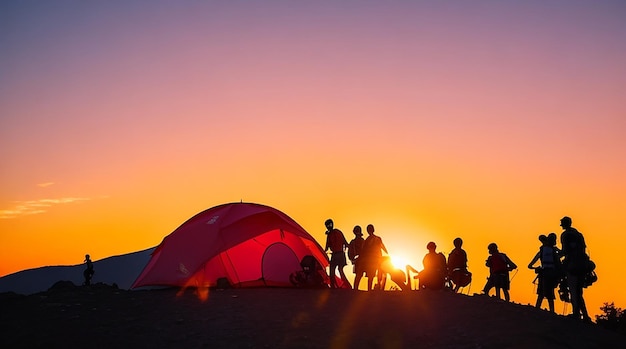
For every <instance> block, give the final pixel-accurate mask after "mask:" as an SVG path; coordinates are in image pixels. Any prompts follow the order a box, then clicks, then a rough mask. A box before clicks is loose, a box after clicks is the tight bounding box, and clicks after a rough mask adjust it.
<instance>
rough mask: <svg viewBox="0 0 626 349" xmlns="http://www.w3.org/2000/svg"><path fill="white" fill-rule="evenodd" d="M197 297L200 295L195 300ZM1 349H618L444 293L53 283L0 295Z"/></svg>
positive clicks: (532, 317) (617, 343)
mask: <svg viewBox="0 0 626 349" xmlns="http://www.w3.org/2000/svg"><path fill="white" fill-rule="evenodd" d="M202 298H206V299H204V300H203V299H202ZM0 309H2V310H1V311H0V326H1V327H0V328H2V336H1V337H0V347H2V348H43V347H46V348H50V347H67V348H79V347H84V348H114V347H121V348H130V347H140V348H148V347H149V348H225V347H228V348H498V349H502V348H618V347H624V343H625V342H626V337H624V336H622V335H619V334H616V333H613V332H610V331H607V330H605V329H603V328H600V327H598V326H597V325H594V324H583V323H581V322H577V321H574V320H570V319H567V318H565V317H563V316H559V315H553V314H550V313H548V312H546V311H543V310H537V309H535V308H533V307H530V306H527V305H519V304H510V303H505V302H503V301H499V300H496V299H493V298H490V297H486V296H466V295H460V294H452V293H449V292H430V291H408V292H400V291H385V292H364V291H351V290H303V289H278V288H273V289H272V288H259V289H227V290H210V291H208V293H203V294H202V295H199V294H198V292H197V291H196V290H191V289H190V290H186V291H184V292H181V291H177V290H174V289H163V290H141V291H126V290H120V289H117V288H115V287H112V286H107V285H104V284H99V285H95V286H91V287H85V286H80V287H78V286H74V285H73V284H71V283H58V284H56V285H55V286H54V287H53V288H51V289H50V290H48V291H47V292H42V293H37V294H33V295H29V296H23V295H17V294H14V293H3V294H0Z"/></svg>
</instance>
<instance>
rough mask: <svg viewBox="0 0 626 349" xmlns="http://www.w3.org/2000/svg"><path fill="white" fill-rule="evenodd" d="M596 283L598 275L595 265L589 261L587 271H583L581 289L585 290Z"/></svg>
mask: <svg viewBox="0 0 626 349" xmlns="http://www.w3.org/2000/svg"><path fill="white" fill-rule="evenodd" d="M596 281H598V274H596V263H594V262H593V261H592V260H591V259H590V260H589V262H587V270H586V271H585V277H584V279H583V287H585V288H587V287H589V286H591V285H593V283H594V282H596Z"/></svg>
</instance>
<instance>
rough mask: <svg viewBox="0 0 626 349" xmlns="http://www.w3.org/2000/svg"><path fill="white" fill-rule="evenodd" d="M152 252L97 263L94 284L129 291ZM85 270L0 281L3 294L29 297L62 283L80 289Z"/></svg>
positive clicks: (62, 269) (43, 271)
mask: <svg viewBox="0 0 626 349" xmlns="http://www.w3.org/2000/svg"><path fill="white" fill-rule="evenodd" d="M152 251H154V247H153V248H149V249H146V250H143V251H137V252H132V253H128V254H124V255H119V256H112V257H108V258H104V259H101V260H98V261H94V263H93V264H94V270H95V271H96V273H95V274H94V276H93V279H92V283H98V282H101V283H105V284H110V285H112V284H116V285H117V286H118V287H119V288H121V289H130V286H131V285H132V284H133V282H134V281H135V279H136V278H137V277H138V276H139V273H141V271H142V270H143V268H144V267H145V265H146V264H147V263H148V261H149V260H150V254H151V253H152ZM83 270H85V265H84V264H77V265H61V266H47V267H40V268H34V269H26V270H22V271H19V272H17V273H13V274H9V275H6V276H4V277H2V278H0V292H15V293H19V294H24V295H29V294H33V293H38V292H43V291H46V290H48V289H49V288H50V287H51V286H52V285H53V284H54V283H56V282H57V281H62V280H63V281H71V282H72V283H74V284H76V285H81V284H82V283H83V281H84V278H83Z"/></svg>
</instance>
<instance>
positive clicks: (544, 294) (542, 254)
mask: <svg viewBox="0 0 626 349" xmlns="http://www.w3.org/2000/svg"><path fill="white" fill-rule="evenodd" d="M539 241H541V246H540V247H539V252H537V254H536V255H535V257H533V259H532V260H531V261H530V263H528V268H530V269H534V270H535V272H536V273H537V280H538V286H537V302H536V304H535V307H537V308H541V303H543V299H544V298H545V299H547V300H548V307H549V309H550V312H552V313H554V299H555V298H556V297H555V293H554V290H555V289H556V287H557V285H558V283H559V277H560V268H559V265H560V256H559V251H558V248H556V246H555V245H556V234H554V233H551V234H550V235H549V236H545V235H540V236H539ZM537 261H540V262H541V266H540V267H539V268H535V267H534V264H535V263H537Z"/></svg>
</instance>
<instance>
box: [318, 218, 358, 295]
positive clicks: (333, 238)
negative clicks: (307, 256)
mask: <svg viewBox="0 0 626 349" xmlns="http://www.w3.org/2000/svg"><path fill="white" fill-rule="evenodd" d="M324 225H325V226H326V248H325V249H324V251H328V250H330V252H331V257H330V273H329V274H330V287H331V288H338V286H337V280H336V279H335V269H338V270H339V275H340V277H341V281H342V282H343V285H342V287H343V288H352V287H351V286H350V282H349V281H348V278H347V277H346V274H345V273H344V271H343V267H345V266H346V264H348V263H347V262H346V253H345V248H346V247H347V246H348V242H347V241H346V238H345V237H344V236H343V233H342V232H341V230H339V229H336V228H334V223H333V220H332V219H327V220H326V222H324Z"/></svg>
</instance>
